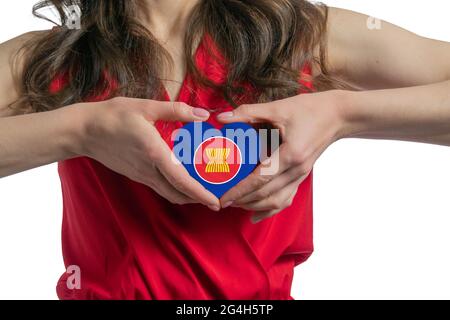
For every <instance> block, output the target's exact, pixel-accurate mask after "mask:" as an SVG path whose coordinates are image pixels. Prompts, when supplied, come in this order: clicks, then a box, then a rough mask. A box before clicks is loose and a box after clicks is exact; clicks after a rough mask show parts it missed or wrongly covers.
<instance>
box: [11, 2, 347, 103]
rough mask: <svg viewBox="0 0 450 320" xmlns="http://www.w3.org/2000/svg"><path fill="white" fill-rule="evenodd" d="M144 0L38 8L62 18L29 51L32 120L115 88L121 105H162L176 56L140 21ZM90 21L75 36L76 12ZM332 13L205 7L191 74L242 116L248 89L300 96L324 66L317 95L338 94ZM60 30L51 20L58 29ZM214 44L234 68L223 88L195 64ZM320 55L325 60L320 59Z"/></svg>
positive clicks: (282, 5) (192, 33) (282, 7)
mask: <svg viewBox="0 0 450 320" xmlns="http://www.w3.org/2000/svg"><path fill="white" fill-rule="evenodd" d="M141 4H142V3H140V1H139V0H44V1H40V2H38V3H37V4H36V5H35V6H34V7H33V14H34V15H35V16H37V17H39V18H43V19H46V20H50V19H49V18H48V17H46V16H44V15H42V14H41V13H40V12H41V9H45V8H50V7H51V8H56V12H57V14H58V18H59V23H55V24H58V25H59V26H60V27H59V28H56V29H55V30H54V32H45V33H43V34H42V35H39V36H36V37H34V38H33V39H32V40H31V41H30V42H28V43H27V44H26V45H25V46H24V47H23V50H24V52H25V54H24V57H25V58H24V64H23V71H22V73H21V77H20V82H21V87H22V93H21V98H20V99H19V100H18V101H16V103H14V106H15V107H17V108H22V109H24V112H27V111H29V112H41V111H48V110H53V109H56V108H59V107H63V106H65V105H69V104H74V103H78V102H82V101H85V99H86V98H87V97H89V96H92V94H94V93H95V92H98V91H99V90H104V89H106V88H107V87H108V86H109V84H108V81H107V79H105V70H107V71H108V74H109V76H111V77H113V78H114V79H115V82H116V84H117V87H116V89H115V90H114V91H112V92H111V97H112V96H124V97H135V98H147V99H157V98H159V97H161V93H162V90H163V88H164V87H163V85H162V75H163V74H164V70H167V69H166V68H169V67H170V66H171V65H172V63H173V62H172V59H171V57H170V54H169V53H168V52H167V51H166V50H165V49H164V48H163V46H162V45H161V44H160V43H158V41H157V40H156V38H155V37H154V36H153V35H152V32H151V30H148V29H147V28H145V27H144V26H143V25H142V24H141V22H140V21H139V20H138V18H137V17H138V12H139V10H140V5H141ZM73 6H76V7H77V8H79V10H80V12H81V28H79V29H72V28H68V27H66V24H67V22H68V21H69V19H70V15H69V13H68V11H69V10H68V8H73ZM327 14H328V11H327V7H326V6H325V5H323V4H318V3H314V4H313V3H311V2H309V1H306V0H199V2H198V3H197V4H196V6H195V8H194V9H193V10H192V12H191V14H190V17H189V20H188V21H189V22H188V26H187V28H186V33H185V62H186V66H187V72H188V73H190V74H192V75H193V76H194V77H195V79H196V81H198V82H199V83H200V84H201V85H204V86H209V87H214V88H216V89H217V90H220V92H221V94H223V96H224V97H225V99H226V100H227V101H229V102H230V103H231V104H232V105H233V106H237V101H236V97H237V96H238V95H240V94H242V92H243V90H244V88H243V86H242V83H247V84H250V85H251V86H253V87H254V88H256V89H257V90H256V91H255V92H257V95H256V96H255V97H252V100H253V101H254V102H268V101H273V100H277V99H282V98H287V97H290V96H293V95H296V94H298V92H299V90H301V89H304V90H309V89H308V88H306V87H304V88H302V87H303V85H302V84H301V81H299V80H300V77H302V75H301V73H300V72H299V70H302V68H303V67H304V66H305V65H308V64H309V65H314V66H315V67H317V69H318V70H319V71H320V72H319V73H318V75H317V76H316V77H314V79H310V80H312V81H313V85H314V87H315V88H316V89H317V90H326V89H331V88H334V87H336V86H337V85H338V82H337V80H336V79H333V78H332V77H331V76H330V75H329V73H328V70H327V66H326V41H325V39H326V31H327ZM50 21H51V20H50ZM205 33H206V34H208V35H209V36H210V37H211V39H212V40H213V41H214V44H215V45H216V46H217V47H218V48H219V50H220V53H221V55H223V57H224V58H225V59H226V61H227V77H226V79H225V80H224V82H223V83H214V82H211V81H210V80H209V79H208V78H206V77H205V76H204V75H202V73H201V72H199V70H198V69H197V66H196V64H195V59H194V53H195V46H196V44H197V43H198V40H199V37H200V36H201V35H203V34H205ZM317 52H318V54H317ZM61 73H64V74H65V75H66V76H67V77H68V79H69V81H68V85H67V86H66V88H65V89H64V90H61V91H60V92H56V93H55V92H53V93H52V92H49V90H48V88H49V85H50V82H51V81H52V79H53V78H54V77H55V76H56V75H58V74H61Z"/></svg>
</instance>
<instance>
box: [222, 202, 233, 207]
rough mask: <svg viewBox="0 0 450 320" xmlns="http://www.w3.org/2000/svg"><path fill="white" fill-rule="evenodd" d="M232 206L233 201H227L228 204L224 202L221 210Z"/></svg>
mask: <svg viewBox="0 0 450 320" xmlns="http://www.w3.org/2000/svg"><path fill="white" fill-rule="evenodd" d="M232 204H233V201H228V202H226V203H225V204H224V205H223V206H222V208H223V209H225V208H228V207H229V206H231V205H232Z"/></svg>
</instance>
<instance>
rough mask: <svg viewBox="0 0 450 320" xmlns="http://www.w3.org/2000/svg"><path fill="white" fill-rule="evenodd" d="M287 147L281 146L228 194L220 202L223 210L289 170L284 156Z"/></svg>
mask: <svg viewBox="0 0 450 320" xmlns="http://www.w3.org/2000/svg"><path fill="white" fill-rule="evenodd" d="M285 148H286V146H285V145H283V144H282V145H281V146H280V148H278V149H277V150H276V151H275V152H274V153H273V154H272V155H271V156H270V157H269V158H268V159H266V160H265V161H263V163H261V164H260V165H259V166H258V167H257V168H256V169H255V171H253V172H252V173H251V174H250V175H248V177H247V178H245V179H244V180H242V181H241V182H239V183H238V184H237V185H236V186H234V187H233V188H231V189H230V190H229V191H228V192H226V193H225V194H224V195H223V196H222V198H221V199H220V202H221V204H222V207H223V208H226V207H229V206H231V205H232V204H233V203H234V201H236V200H237V199H240V198H242V197H245V196H246V195H248V194H250V193H252V192H254V191H255V190H258V189H260V188H261V187H262V186H264V185H266V184H268V183H269V182H270V181H272V180H273V179H275V178H276V177H277V176H279V175H280V174H282V173H283V172H284V171H286V170H287V169H288V168H289V163H288V162H287V161H286V157H284V154H285V152H286V150H285Z"/></svg>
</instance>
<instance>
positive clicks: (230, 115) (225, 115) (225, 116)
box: [217, 111, 234, 120]
mask: <svg viewBox="0 0 450 320" xmlns="http://www.w3.org/2000/svg"><path fill="white" fill-rule="evenodd" d="M233 117H234V112H233V111H228V112H223V113H221V114H219V115H218V116H217V119H219V120H220V119H223V120H226V119H230V118H233Z"/></svg>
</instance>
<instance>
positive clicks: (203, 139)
mask: <svg viewBox="0 0 450 320" xmlns="http://www.w3.org/2000/svg"><path fill="white" fill-rule="evenodd" d="M173 152H174V154H175V156H176V157H177V159H178V160H179V161H180V162H181V163H182V164H183V165H184V167H185V168H186V170H187V171H188V172H189V174H190V175H191V176H192V177H193V178H194V179H196V180H197V181H199V182H200V183H201V184H202V185H203V186H204V187H205V188H206V189H208V190H209V191H211V192H212V193H213V194H214V195H216V196H217V197H218V198H220V197H221V196H222V195H223V194H224V193H225V192H227V191H228V190H229V189H231V188H232V187H233V186H235V185H236V184H237V183H238V182H239V181H241V180H242V179H244V178H245V177H247V176H248V175H249V174H250V173H251V172H252V171H253V170H254V168H255V167H256V165H257V163H258V161H259V138H258V135H257V132H256V130H255V129H254V128H252V127H251V126H249V125H247V124H244V123H233V124H229V125H226V126H224V127H223V128H222V129H221V130H218V129H215V128H214V127H213V126H212V125H210V124H208V123H206V122H195V123H188V124H186V125H185V126H184V127H182V128H181V129H178V130H177V132H176V134H175V138H174V147H173Z"/></svg>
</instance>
